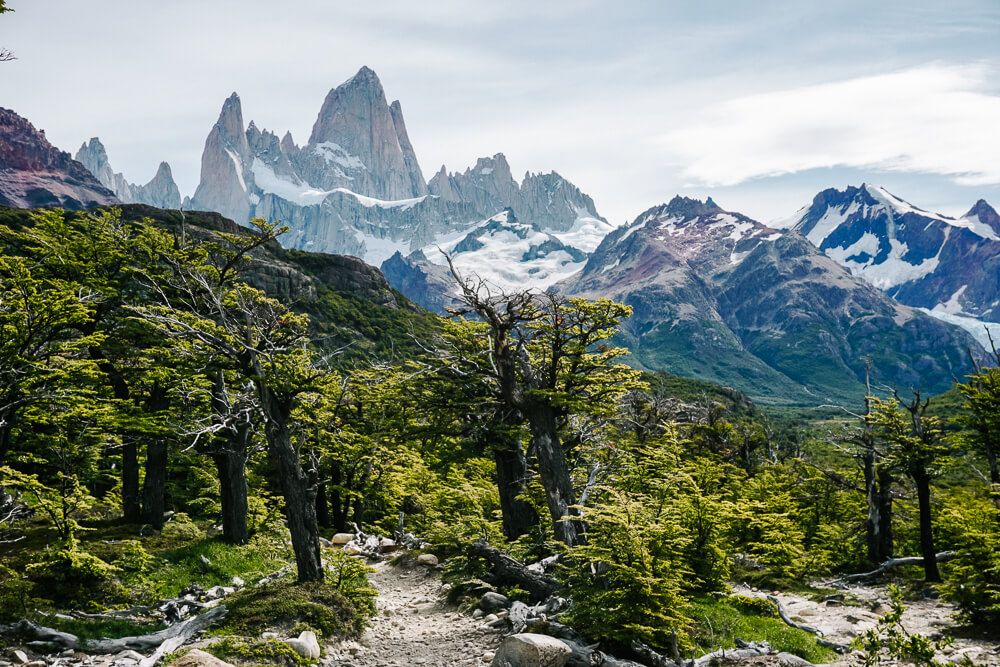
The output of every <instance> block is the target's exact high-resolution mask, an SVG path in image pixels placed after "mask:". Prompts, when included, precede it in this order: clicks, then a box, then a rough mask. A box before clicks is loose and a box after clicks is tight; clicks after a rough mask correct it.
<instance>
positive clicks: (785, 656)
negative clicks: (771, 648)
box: [778, 652, 812, 667]
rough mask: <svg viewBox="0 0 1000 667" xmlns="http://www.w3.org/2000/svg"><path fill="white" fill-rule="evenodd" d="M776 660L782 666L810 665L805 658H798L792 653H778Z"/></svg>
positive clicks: (799, 666) (800, 666) (798, 666)
mask: <svg viewBox="0 0 1000 667" xmlns="http://www.w3.org/2000/svg"><path fill="white" fill-rule="evenodd" d="M778 662H779V663H781V664H782V665H783V666H784V667H810V665H812V663H811V662H809V661H808V660H806V659H805V658H800V657H799V656H797V655H795V654H793V653H784V652H782V653H779V654H778Z"/></svg>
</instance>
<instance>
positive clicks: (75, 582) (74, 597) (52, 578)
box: [27, 547, 120, 605]
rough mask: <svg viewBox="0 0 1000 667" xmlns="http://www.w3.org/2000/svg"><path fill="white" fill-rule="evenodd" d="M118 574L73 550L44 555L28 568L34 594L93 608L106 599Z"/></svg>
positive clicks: (85, 554) (110, 567)
mask: <svg viewBox="0 0 1000 667" xmlns="http://www.w3.org/2000/svg"><path fill="white" fill-rule="evenodd" d="M119 572H120V570H119V568H117V567H115V566H114V565H110V564H108V563H105V562H104V561H103V560H101V559H100V558H98V557H97V556H93V555H91V554H89V553H87V552H86V551H81V550H80V549H78V548H76V547H67V548H62V549H56V550H53V551H49V552H45V553H44V554H42V557H41V559H40V560H39V561H38V562H36V563H33V564H31V565H29V566H28V567H27V575H28V577H29V578H30V579H31V580H32V581H33V582H34V584H35V588H34V590H33V593H35V594H37V595H40V596H44V597H46V598H50V599H58V600H65V601H74V602H76V603H78V604H85V605H88V604H93V603H96V602H100V601H101V600H102V599H104V598H106V597H107V596H108V595H109V594H110V592H111V590H109V589H114V588H116V586H115V585H114V584H113V581H112V578H113V577H114V576H115V575H117V574H118V573H119Z"/></svg>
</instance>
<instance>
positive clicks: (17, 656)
mask: <svg viewBox="0 0 1000 667" xmlns="http://www.w3.org/2000/svg"><path fill="white" fill-rule="evenodd" d="M26 662H28V655H27V654H26V653H25V652H24V651H22V650H20V649H16V650H15V651H14V664H15V665H23V664H24V663H26Z"/></svg>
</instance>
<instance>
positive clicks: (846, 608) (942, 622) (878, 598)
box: [733, 586, 1000, 667]
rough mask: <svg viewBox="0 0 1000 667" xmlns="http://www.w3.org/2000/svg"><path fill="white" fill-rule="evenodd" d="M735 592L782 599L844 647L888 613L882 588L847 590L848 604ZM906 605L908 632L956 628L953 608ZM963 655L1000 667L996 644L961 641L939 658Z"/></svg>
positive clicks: (934, 603)
mask: <svg viewBox="0 0 1000 667" xmlns="http://www.w3.org/2000/svg"><path fill="white" fill-rule="evenodd" d="M733 592H735V593H738V594H741V595H750V596H754V597H764V596H765V595H769V594H773V595H774V596H775V597H777V598H778V599H779V600H781V606H782V607H783V608H784V610H785V613H786V614H788V616H789V617H791V619H792V620H793V621H796V622H800V623H806V624H808V625H811V626H813V627H815V628H817V629H818V630H820V631H821V632H822V633H823V636H824V637H825V638H827V639H829V640H831V641H835V642H838V643H841V644H850V643H851V640H852V639H854V638H855V637H857V636H858V635H860V634H861V633H863V632H864V631H865V630H868V629H869V628H873V627H875V624H876V622H877V620H878V617H879V616H881V615H882V614H884V613H885V612H887V611H889V607H888V602H889V594H888V592H887V591H886V589H885V588H884V587H882V586H857V587H851V588H848V589H846V590H845V591H844V593H845V598H846V600H847V603H846V604H845V602H842V601H840V600H836V599H834V600H828V601H824V602H816V601H815V600H811V599H809V598H807V597H804V596H801V595H796V594H794V593H770V592H767V593H765V592H763V591H756V590H751V589H749V588H746V587H745V586H734V587H733ZM852 600H853V602H852ZM904 604H905V607H906V611H904V612H903V619H902V623H903V627H904V628H905V629H906V630H907V632H910V633H913V634H921V635H926V636H928V637H935V638H937V637H940V636H941V635H942V634H943V633H944V632H945V631H946V630H947V629H948V628H949V627H953V626H954V625H955V623H954V621H952V619H951V616H952V614H953V613H954V609H953V608H952V606H951V605H950V604H948V603H947V602H944V601H943V600H915V601H906V602H905V603H904ZM963 656H968V657H969V659H971V660H972V662H973V663H974V664H975V665H989V666H990V667H1000V646H998V645H997V642H996V641H989V640H976V639H968V638H959V639H956V640H955V643H954V644H952V646H950V647H948V648H946V649H945V651H944V652H943V653H942V654H940V655H938V656H936V657H937V659H938V660H941V661H951V662H958V661H960V660H961V659H962V657H963Z"/></svg>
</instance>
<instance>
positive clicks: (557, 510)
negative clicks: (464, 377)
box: [524, 405, 586, 546]
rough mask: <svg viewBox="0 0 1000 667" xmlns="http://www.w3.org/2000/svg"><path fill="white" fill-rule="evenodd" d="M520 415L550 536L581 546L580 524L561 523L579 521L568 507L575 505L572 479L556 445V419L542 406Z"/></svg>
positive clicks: (570, 544) (547, 407)
mask: <svg viewBox="0 0 1000 667" xmlns="http://www.w3.org/2000/svg"><path fill="white" fill-rule="evenodd" d="M524 412H525V416H526V417H527V418H528V424H529V428H530V431H531V444H532V447H533V449H534V453H535V456H536V457H537V458H538V474H539V476H540V477H541V480H542V486H543V487H544V488H545V500H546V503H547V504H548V506H549V514H550V515H551V517H552V530H553V533H555V536H556V539H557V540H559V541H560V542H562V543H564V544H566V545H567V546H574V545H577V544H583V543H585V541H586V538H585V536H584V529H583V523H582V521H580V520H579V519H573V518H571V519H569V520H566V521H564V520H563V518H564V517H579V515H580V513H579V511H578V510H576V509H574V508H573V507H572V506H573V505H574V504H575V503H576V497H575V494H574V492H573V479H572V477H571V476H570V472H569V466H568V465H567V464H566V455H565V453H564V452H563V450H562V443H561V442H560V441H559V429H558V426H557V425H556V417H555V415H554V414H553V412H552V409H551V408H550V407H549V406H546V405H536V406H532V407H530V408H528V409H526V410H525V411H524Z"/></svg>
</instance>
